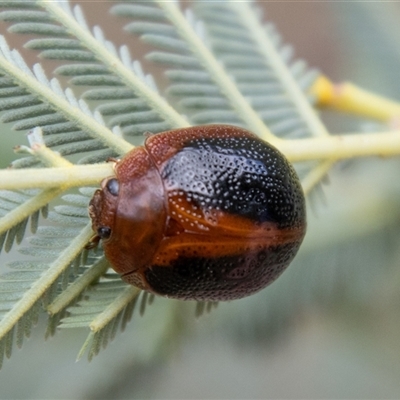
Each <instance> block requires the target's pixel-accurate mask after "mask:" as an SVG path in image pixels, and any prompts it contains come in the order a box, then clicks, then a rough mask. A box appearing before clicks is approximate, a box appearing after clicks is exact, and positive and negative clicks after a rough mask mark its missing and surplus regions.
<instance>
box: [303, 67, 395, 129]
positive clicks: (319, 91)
mask: <svg viewBox="0 0 400 400" xmlns="http://www.w3.org/2000/svg"><path fill="white" fill-rule="evenodd" d="M310 92H311V94H313V95H314V96H316V98H317V105H318V106H320V107H326V108H332V109H334V110H338V111H344V112H348V113H351V114H355V115H360V116H363V117H368V118H373V119H377V120H379V121H383V122H387V121H389V120H390V119H392V118H394V117H400V104H399V103H397V102H395V101H392V100H388V99H386V98H384V97H382V96H379V95H377V94H374V93H371V92H368V91H366V90H364V89H361V88H359V87H357V86H356V85H353V84H352V83H348V82H344V83H340V84H334V83H333V82H331V81H330V80H329V79H328V78H327V77H326V76H323V75H321V76H320V77H319V78H318V79H317V80H316V81H315V83H314V85H313V86H312V88H311V90H310Z"/></svg>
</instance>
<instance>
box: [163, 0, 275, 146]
mask: <svg viewBox="0 0 400 400" xmlns="http://www.w3.org/2000/svg"><path fill="white" fill-rule="evenodd" d="M156 3H157V4H158V6H159V7H160V8H162V9H163V10H164V12H165V14H166V16H167V18H168V19H169V20H170V21H171V23H172V24H173V25H174V26H175V28H176V30H177V32H178V33H179V35H180V37H181V38H182V39H183V40H185V41H186V43H187V44H188V45H189V47H190V48H191V49H192V51H193V54H194V55H195V56H196V57H197V58H198V59H199V61H200V62H201V64H202V65H203V66H204V68H205V69H206V70H207V71H208V72H209V74H210V76H211V78H212V79H213V80H214V82H215V83H216V84H217V85H218V86H219V88H220V90H221V92H222V93H223V94H224V95H225V96H226V99H227V101H229V102H230V103H231V105H232V107H234V109H235V110H236V113H237V115H238V116H239V117H240V118H241V119H242V120H243V121H244V122H245V123H246V125H247V126H248V128H249V129H250V130H251V131H253V132H254V133H256V134H257V135H259V136H260V137H261V138H263V139H264V140H268V141H269V140H273V139H274V135H273V134H272V133H271V132H270V131H269V129H268V128H267V126H266V125H265V124H264V122H263V121H262V119H261V118H260V117H259V116H258V114H257V113H256V112H255V111H254V109H253V108H252V107H251V106H250V104H249V103H248V101H247V100H246V99H245V98H244V97H243V95H242V93H241V92H240V91H239V90H238V89H237V87H236V85H235V83H234V82H233V81H232V80H231V78H230V77H229V76H228V75H227V74H226V72H225V70H224V68H223V67H222V66H221V64H220V63H219V62H218V61H217V60H216V59H215V57H214V56H213V54H212V53H211V51H210V50H209V49H208V48H207V47H206V45H205V44H204V42H203V41H202V40H201V38H200V37H199V36H198V35H197V34H196V32H195V30H194V29H193V27H192V26H191V25H190V24H189V22H188V20H187V19H186V18H185V17H184V15H183V14H182V12H181V11H180V10H179V8H178V6H177V5H176V4H175V3H174V2H170V1H163V0H156Z"/></svg>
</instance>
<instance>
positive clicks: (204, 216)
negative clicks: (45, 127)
mask: <svg viewBox="0 0 400 400" xmlns="http://www.w3.org/2000/svg"><path fill="white" fill-rule="evenodd" d="M115 161H116V162H115V166H114V170H115V176H112V177H109V178H106V179H104V180H103V181H102V183H101V189H99V190H97V191H96V192H95V193H94V195H93V198H92V200H91V201H90V205H89V215H90V217H91V219H92V228H93V230H94V232H95V233H96V237H95V240H97V241H99V240H101V241H102V245H103V248H104V252H105V255H106V257H107V259H108V260H109V262H110V264H111V266H112V267H113V268H114V270H115V271H116V272H118V273H119V274H121V275H122V279H123V280H124V281H126V282H128V283H129V284H132V285H135V286H137V287H139V288H141V289H144V290H147V291H149V292H152V293H155V294H159V295H163V296H166V297H171V298H178V299H184V300H203V301H206V300H207V301H221V300H232V299H238V298H242V297H245V296H248V295H250V294H253V293H255V292H257V291H259V290H261V289H262V288H264V287H265V286H267V285H268V284H270V283H271V282H273V281H274V280H275V279H276V278H277V277H278V276H279V275H280V274H281V273H282V272H283V271H284V269H285V268H286V267H287V266H288V265H289V264H290V262H291V261H292V259H293V258H294V256H295V255H296V253H297V251H298V249H299V247H300V244H301V242H302V240H303V238H304V235H305V232H306V211H305V199H304V194H303V191H302V188H301V184H300V182H299V179H298V176H297V175H296V172H295V171H294V169H293V167H292V166H291V164H290V163H289V162H288V161H287V160H286V158H285V157H284V156H283V155H282V154H281V153H280V152H279V151H278V150H277V149H276V148H275V147H273V146H272V145H270V144H268V143H266V142H264V141H262V140H261V139H260V138H258V137H257V136H256V135H254V134H253V133H251V132H249V131H247V130H245V129H242V128H239V127H235V126H230V125H203V126H194V127H189V128H182V129H175V130H170V131H167V132H162V133H158V134H156V135H149V136H148V137H147V138H146V139H145V142H144V145H143V146H140V147H137V148H135V149H133V150H132V151H130V152H129V153H127V154H126V155H125V156H124V157H123V158H122V159H121V160H115Z"/></svg>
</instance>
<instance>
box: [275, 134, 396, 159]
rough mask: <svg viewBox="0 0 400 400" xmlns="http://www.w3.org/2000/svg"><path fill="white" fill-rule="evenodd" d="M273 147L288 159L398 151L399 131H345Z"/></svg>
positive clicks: (387, 154) (356, 155) (287, 142)
mask: <svg viewBox="0 0 400 400" xmlns="http://www.w3.org/2000/svg"><path fill="white" fill-rule="evenodd" d="M276 146H277V147H278V148H279V150H280V151H282V153H283V154H285V155H286V157H287V158H288V159H289V161H291V162H299V161H309V160H318V159H321V160H322V159H333V160H339V159H345V158H353V157H366V156H380V157H390V156H395V155H399V154H400V132H399V131H392V132H382V133H373V134H349V135H338V136H328V137H318V138H306V139H292V140H281V141H280V142H279V143H276Z"/></svg>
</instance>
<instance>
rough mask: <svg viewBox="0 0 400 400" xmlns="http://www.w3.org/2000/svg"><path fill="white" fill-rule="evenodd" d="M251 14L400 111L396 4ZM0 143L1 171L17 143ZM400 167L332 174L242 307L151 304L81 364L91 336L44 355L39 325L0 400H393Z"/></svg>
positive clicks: (96, 5)
mask: <svg viewBox="0 0 400 400" xmlns="http://www.w3.org/2000/svg"><path fill="white" fill-rule="evenodd" d="M82 3H83V6H84V9H85V14H86V15H87V17H88V19H89V21H90V22H91V23H93V24H99V25H101V26H102V27H103V28H104V29H105V31H106V32H107V35H108V36H109V37H111V38H112V40H115V41H117V42H118V40H119V41H122V42H123V41H125V40H126V39H127V38H128V37H127V36H126V37H123V38H121V37H115V38H114V37H112V34H113V26H112V25H110V24H111V23H115V21H116V20H115V19H114V18H110V17H107V15H106V14H105V11H106V9H107V7H108V4H107V3H106V2H102V3H100V2H89V1H87V2H85V1H84V2H82ZM258 3H259V6H260V7H262V8H263V9H264V11H265V19H266V20H268V21H272V22H274V23H275V24H276V26H277V28H278V30H279V31H280V32H281V34H282V36H283V38H284V40H285V41H286V42H288V43H292V44H293V46H294V48H295V52H296V55H297V56H298V57H301V58H304V59H305V60H306V61H307V62H308V63H309V64H310V66H312V67H316V68H318V69H319V70H320V71H321V72H323V73H324V74H326V75H328V76H329V77H330V78H332V79H333V80H335V81H344V80H349V81H352V82H354V83H356V84H358V85H360V86H363V87H364V88H367V89H370V90H374V91H376V92H378V93H380V94H383V95H386V96H389V97H391V98H394V99H397V100H398V101H400V84H399V81H400V80H399V70H400V24H399V23H398V21H400V5H399V4H398V3H388V2H368V3H367V2H364V3H362V2H302V1H294V2H258ZM2 29H5V28H4V27H0V31H1V30H2ZM2 33H4V32H2ZM13 40H17V39H15V38H14V39H13ZM128 40H130V39H128ZM128 45H129V42H128ZM138 51H140V50H139V49H138ZM132 54H133V55H136V54H137V53H136V49H132ZM145 65H146V67H148V68H149V70H151V71H152V72H153V73H154V74H159V73H160V71H161V69H160V68H159V67H152V66H150V65H149V64H145ZM322 118H323V120H324V122H326V124H327V126H328V128H329V129H330V130H331V131H332V132H334V133H342V132H354V131H361V130H368V129H372V130H377V129H384V128H383V127H380V126H378V125H377V124H375V123H373V122H371V121H360V120H357V119H356V118H353V117H349V116H345V115H338V114H335V113H331V112H324V113H322ZM2 137H3V141H2V145H1V147H0V162H1V166H6V165H8V164H9V162H10V161H11V159H12V158H13V154H12V153H11V151H10V148H11V147H12V146H14V145H15V144H19V143H22V144H24V143H25V137H24V135H22V134H20V133H15V132H14V133H11V134H9V133H8V132H2ZM399 167H400V159H398V158H393V159H388V160H382V159H365V160H354V161H351V162H346V163H341V164H339V165H337V166H336V167H335V168H334V169H333V171H332V173H331V174H330V178H329V183H328V184H327V185H324V190H323V194H321V193H319V194H318V193H317V194H316V195H315V196H314V197H313V198H312V200H311V201H310V204H309V205H310V209H309V228H308V234H307V237H306V241H305V243H304V245H303V247H302V249H301V252H300V254H299V255H298V257H297V258H296V260H295V262H294V263H293V264H292V265H291V266H290V268H289V269H288V270H287V271H286V272H285V273H284V275H283V276H282V277H281V278H280V279H279V280H278V281H277V282H275V283H274V284H273V285H272V286H271V287H269V288H267V289H266V290H264V291H263V292H261V293H259V294H257V295H255V296H252V297H250V298H248V299H244V300H240V301H233V302H230V303H224V304H220V305H219V307H218V308H217V309H216V310H215V311H213V312H212V313H211V314H210V315H207V316H203V317H201V318H200V319H196V318H195V316H194V305H193V304H191V303H185V304H177V307H178V308H177V310H178V312H175V313H172V311H171V307H170V302H171V301H170V300H164V299H156V301H155V304H154V305H152V306H151V307H149V308H148V310H147V311H146V313H145V315H144V316H143V317H141V318H140V317H138V316H137V315H136V314H135V317H136V318H134V319H133V322H132V323H131V324H130V325H129V326H128V328H127V329H126V331H125V332H124V333H123V334H121V335H118V336H117V338H116V340H115V341H114V342H113V343H112V344H111V345H109V347H108V348H107V349H106V350H104V351H102V352H101V353H100V355H99V356H97V357H96V358H95V359H94V360H93V361H92V362H91V364H88V363H87V361H86V360H85V359H83V360H81V361H80V362H79V363H75V357H76V355H77V353H78V351H79V348H80V345H81V344H82V343H83V341H84V339H85V337H86V335H87V332H84V331H73V330H63V331H60V332H59V333H58V334H57V335H56V336H55V337H54V338H52V339H50V340H47V342H45V341H44V339H43V332H44V329H45V328H44V325H45V320H44V318H43V320H41V321H40V326H39V327H38V328H36V329H35V330H34V332H33V335H32V337H31V338H30V340H27V341H26V343H25V344H24V347H23V349H22V350H17V349H15V350H14V352H13V356H12V358H11V360H9V361H7V362H5V363H4V365H3V369H2V371H1V372H0V398H2V399H10V398H19V399H47V398H53V399H54V398H71V399H126V398H171V399H172V398H187V399H194V398H241V399H243V398H377V399H378V398H379V399H382V398H399V397H400V379H399V377H400V346H399V337H400V307H399V306H400V294H399V293H400V290H399V287H400V269H399V267H400V247H399V242H400V236H399V233H400V229H399V221H400V207H399V204H400V180H399V179H398V176H399V174H398V171H399ZM0 268H3V265H2V266H0Z"/></svg>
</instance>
